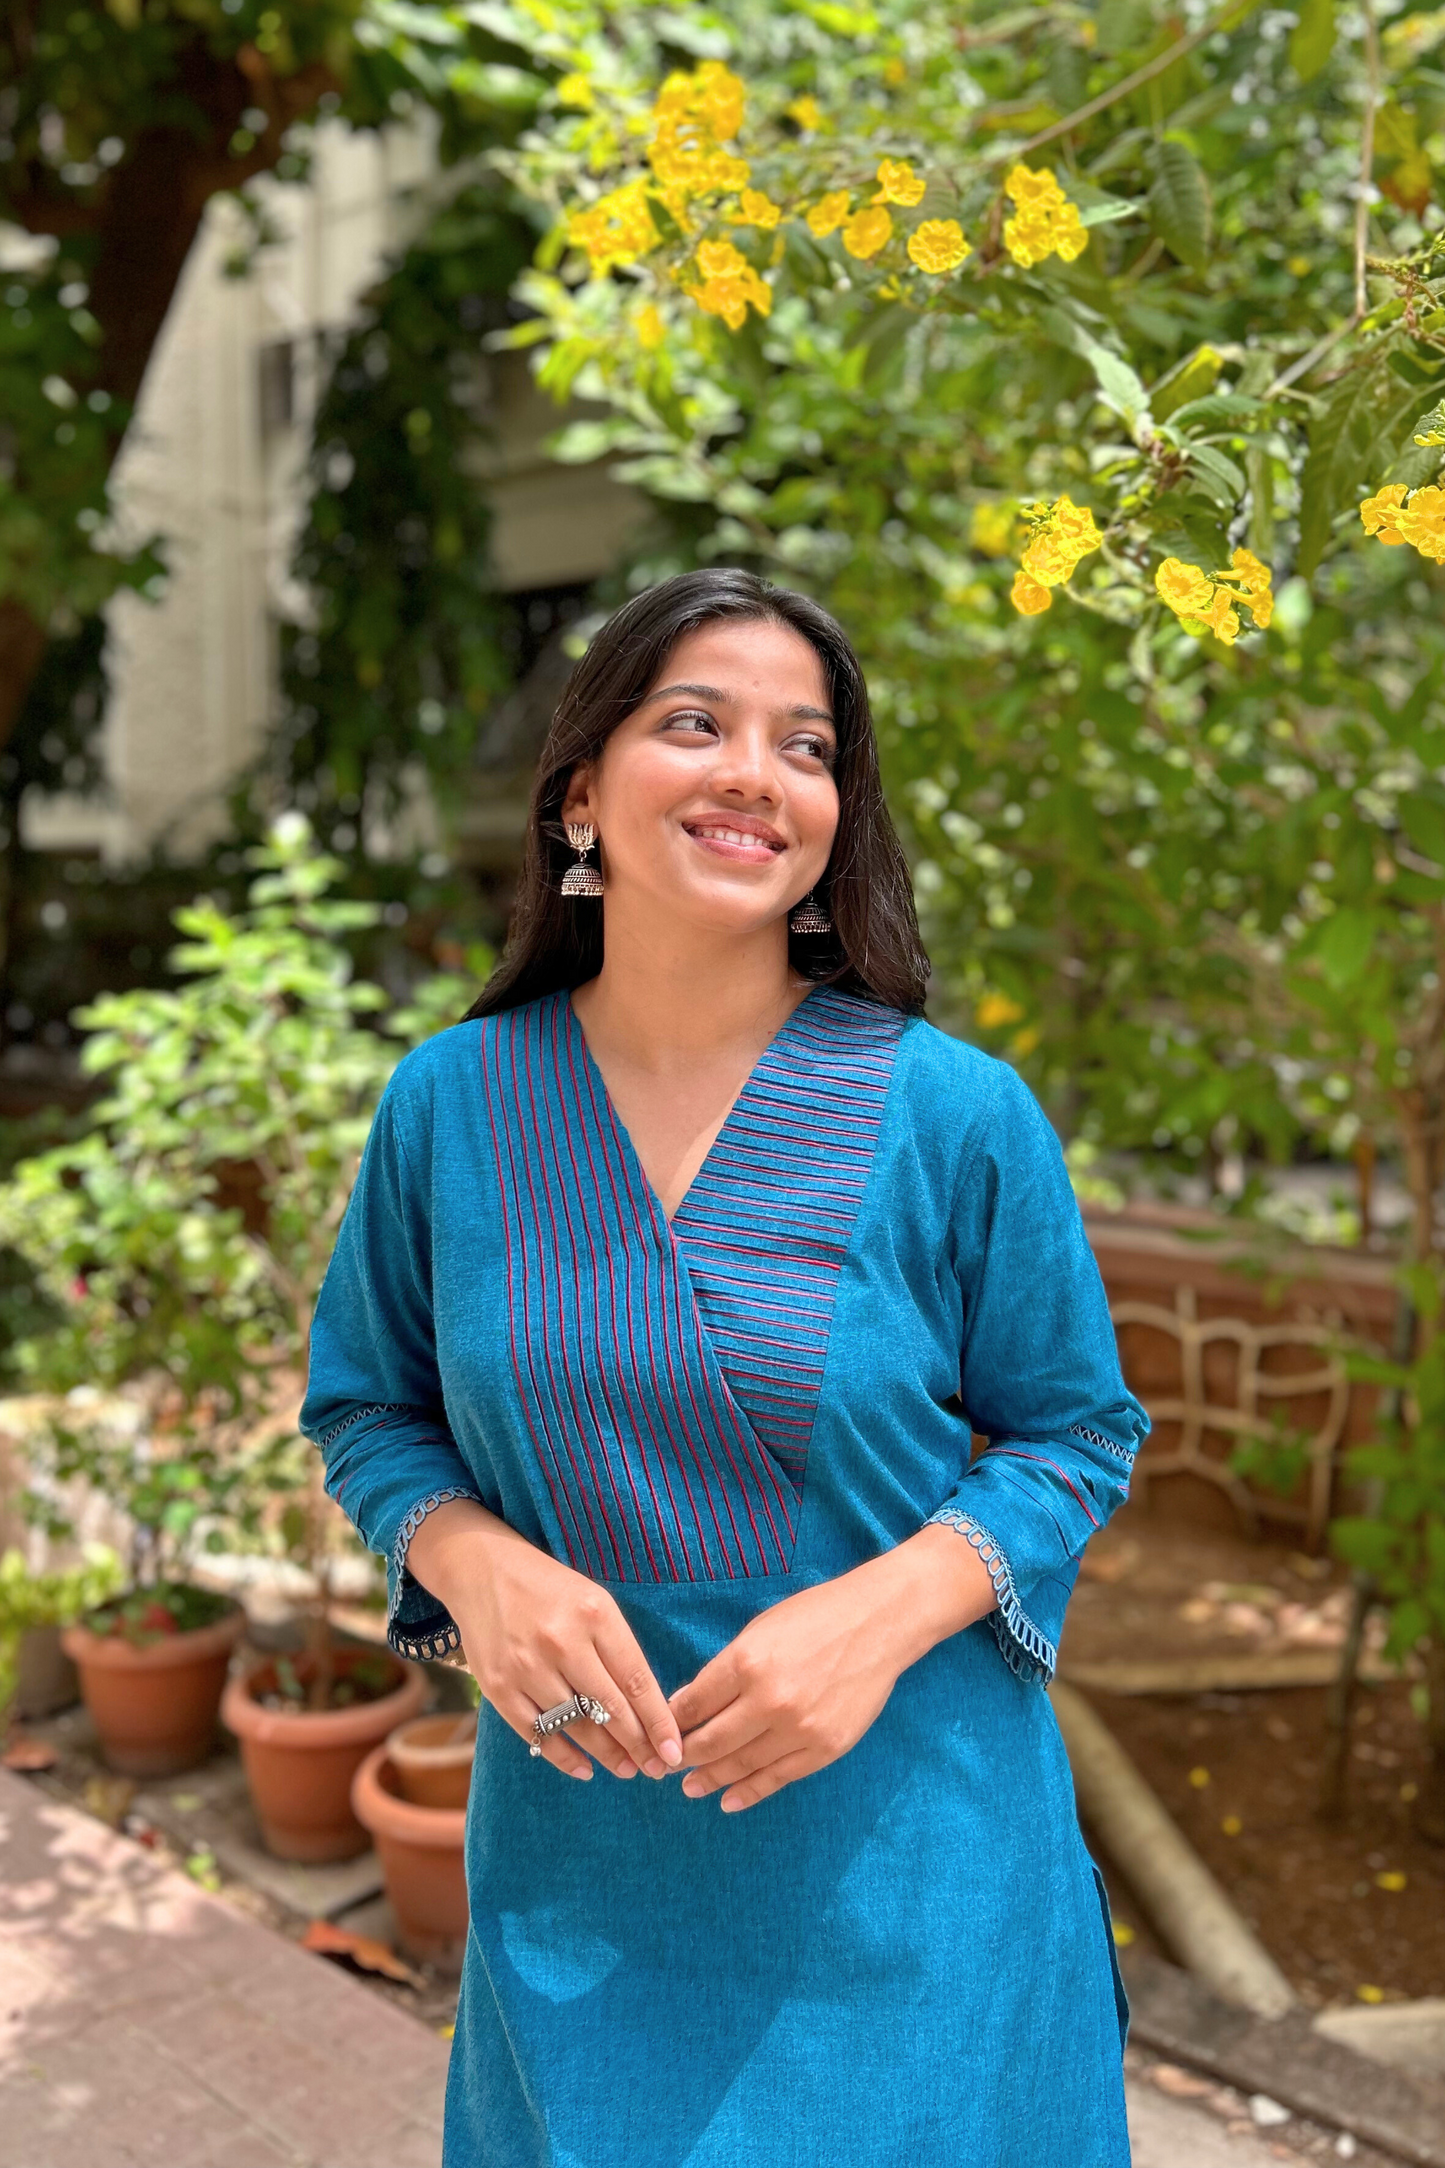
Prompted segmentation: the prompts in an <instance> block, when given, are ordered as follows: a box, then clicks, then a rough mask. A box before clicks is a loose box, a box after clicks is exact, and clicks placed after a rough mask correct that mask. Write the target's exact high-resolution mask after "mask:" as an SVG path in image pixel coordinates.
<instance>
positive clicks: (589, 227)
mask: <svg viewBox="0 0 1445 2168" xmlns="http://www.w3.org/2000/svg"><path fill="white" fill-rule="evenodd" d="M567 238H568V240H569V241H571V242H572V244H573V246H574V247H576V248H582V249H585V250H586V251H587V256H588V260H589V262H590V264H591V268H592V276H593V277H594V278H605V277H606V275H607V273H608V272H609V271H610V270H611V269H612V266H613V265H614V264H622V263H636V261H637V259H638V257H639V256H645V255H646V254H647V252H648V250H649V249H653V248H656V247H657V244H658V242H659V241H660V240H661V238H662V236H661V235H660V234H659V232H658V230H657V228H656V226H655V225H654V224H653V222H652V213H651V211H650V210H649V209H648V205H647V191H646V188H645V187H644V185H643V183H642V182H641V181H628V182H627V183H626V184H625V186H623V187H621V188H614V189H613V190H612V192H611V194H610V195H606V196H601V197H599V198H598V200H597V202H596V203H593V204H589V205H588V207H587V209H586V210H585V211H574V212H573V213H572V216H571V217H570V218H569V219H568V221H567Z"/></svg>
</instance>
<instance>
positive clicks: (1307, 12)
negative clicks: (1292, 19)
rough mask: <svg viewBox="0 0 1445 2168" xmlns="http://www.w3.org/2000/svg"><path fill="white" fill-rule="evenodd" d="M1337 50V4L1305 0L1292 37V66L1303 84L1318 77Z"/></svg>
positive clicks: (1290, 39)
mask: <svg viewBox="0 0 1445 2168" xmlns="http://www.w3.org/2000/svg"><path fill="white" fill-rule="evenodd" d="M1334 49H1335V0H1301V6H1300V11H1299V20H1298V21H1297V22H1296V24H1295V26H1294V29H1293V30H1292V31H1291V32H1290V37H1289V58H1290V66H1291V67H1292V68H1293V69H1294V72H1295V74H1296V75H1297V76H1298V77H1299V79H1300V81H1301V82H1302V83H1308V82H1310V81H1311V80H1312V78H1313V77H1315V76H1317V75H1318V74H1319V72H1320V70H1321V68H1322V67H1324V65H1325V63H1326V61H1328V59H1329V57H1330V54H1331V53H1332V52H1333V51H1334Z"/></svg>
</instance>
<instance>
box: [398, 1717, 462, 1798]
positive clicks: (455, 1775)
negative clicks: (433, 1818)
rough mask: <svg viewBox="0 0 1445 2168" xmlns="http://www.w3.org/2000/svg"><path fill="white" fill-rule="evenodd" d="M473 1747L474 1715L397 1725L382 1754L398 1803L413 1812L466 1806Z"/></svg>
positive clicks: (416, 1719)
mask: <svg viewBox="0 0 1445 2168" xmlns="http://www.w3.org/2000/svg"><path fill="white" fill-rule="evenodd" d="M476 1745H477V1718H476V1712H475V1710H470V1711H468V1712H467V1713H465V1714H464V1715H461V1716H453V1715H449V1716H418V1717H414V1718H413V1719H412V1721H411V1723H409V1724H399V1725H398V1726H397V1728H396V1730H395V1731H394V1732H393V1733H392V1735H391V1737H390V1738H389V1739H388V1740H387V1742H386V1752H387V1758H388V1760H389V1761H390V1763H391V1766H392V1768H393V1769H394V1770H395V1771H396V1776H397V1783H398V1785H399V1786H400V1789H401V1796H402V1798H403V1799H406V1800H409V1801H410V1803H411V1804H412V1806H414V1807H464V1806H465V1805H466V1803H467V1794H468V1792H469V1791H470V1790H471V1783H472V1757H473V1755H474V1753H475V1751H476Z"/></svg>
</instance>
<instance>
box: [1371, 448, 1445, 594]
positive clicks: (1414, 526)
mask: <svg viewBox="0 0 1445 2168" xmlns="http://www.w3.org/2000/svg"><path fill="white" fill-rule="evenodd" d="M1420 441H1421V440H1420V439H1419V438H1418V437H1417V438H1416V442H1417V443H1419V442H1420ZM1424 441H1425V442H1426V443H1429V442H1431V441H1432V440H1431V439H1430V438H1429V437H1427V438H1425V440H1424ZM1360 518H1361V519H1362V520H1363V521H1364V523H1365V532H1366V534H1372V535H1375V536H1376V537H1377V538H1378V539H1379V540H1380V541H1381V542H1389V543H1397V542H1409V543H1411V544H1412V545H1413V546H1414V547H1415V548H1416V549H1417V550H1418V551H1419V552H1420V555H1421V556H1422V557H1428V558H1430V559H1431V560H1432V562H1433V563H1435V564H1437V565H1441V564H1445V489H1440V488H1439V487H1438V486H1437V485H1436V484H1435V483H1434V482H1432V483H1431V484H1430V485H1429V487H1428V488H1426V489H1415V490H1411V489H1408V488H1407V487H1406V486H1405V484H1404V483H1403V482H1389V483H1387V484H1386V486H1385V487H1384V488H1383V489H1382V490H1380V491H1379V492H1378V493H1377V495H1375V496H1373V497H1366V499H1365V501H1364V503H1363V504H1362V505H1361V506H1360Z"/></svg>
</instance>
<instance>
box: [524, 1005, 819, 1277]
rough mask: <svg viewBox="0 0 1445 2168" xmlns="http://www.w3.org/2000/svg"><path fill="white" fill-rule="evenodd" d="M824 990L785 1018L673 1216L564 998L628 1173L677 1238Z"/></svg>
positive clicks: (572, 1029) (746, 1079)
mask: <svg viewBox="0 0 1445 2168" xmlns="http://www.w3.org/2000/svg"><path fill="white" fill-rule="evenodd" d="M822 990H823V989H821V988H820V987H817V986H810V987H809V988H808V991H807V993H805V994H804V996H803V998H802V1000H801V1001H798V1002H795V1003H794V1005H793V1007H792V1008H791V1009H790V1010H789V1012H788V1014H787V1015H786V1016H785V1017H784V1018H783V1021H782V1023H781V1024H779V1026H778V1028H777V1030H776V1031H775V1032H774V1033H773V1035H772V1037H771V1038H770V1039H769V1040H768V1042H767V1045H766V1046H765V1047H764V1048H763V1049H762V1051H761V1053H760V1054H759V1055H758V1058H757V1060H756V1061H755V1062H754V1063H753V1065H752V1067H751V1069H749V1071H748V1073H747V1075H746V1076H745V1077H744V1078H743V1081H742V1083H741V1084H740V1085H739V1087H738V1090H737V1092H736V1094H735V1096H734V1098H733V1102H732V1104H731V1106H730V1107H729V1108H728V1110H727V1113H726V1114H725V1115H724V1116H723V1119H722V1121H721V1123H720V1124H719V1127H718V1132H717V1135H716V1136H715V1137H714V1138H713V1140H712V1143H711V1144H710V1145H709V1146H708V1148H707V1150H706V1151H705V1152H704V1153H703V1156H702V1159H701V1161H700V1163H699V1165H698V1168H697V1172H696V1173H695V1174H694V1175H693V1178H692V1180H691V1181H690V1182H689V1183H688V1185H687V1188H686V1189H685V1190H684V1191H683V1194H682V1196H681V1197H680V1198H679V1200H678V1203H677V1208H676V1210H675V1211H672V1212H669V1211H668V1210H667V1208H666V1206H665V1205H664V1204H663V1201H662V1199H661V1197H660V1196H659V1195H658V1193H657V1187H656V1184H655V1183H654V1182H653V1179H652V1177H651V1175H650V1174H649V1173H648V1171H647V1169H646V1167H645V1166H644V1165H643V1163H642V1154H641V1152H639V1151H638V1149H637V1146H636V1144H635V1143H634V1142H633V1139H632V1132H631V1130H630V1129H629V1128H628V1126H627V1124H626V1122H624V1121H623V1119H622V1116H621V1115H620V1114H619V1113H618V1111H617V1106H616V1102H615V1101H614V1099H613V1097H612V1091H611V1087H610V1086H609V1084H608V1082H607V1079H606V1077H605V1076H604V1075H603V1073H602V1064H601V1063H600V1062H599V1061H598V1059H597V1056H596V1055H595V1054H594V1053H593V1051H592V1048H591V1046H590V1044H589V1043H588V1038H587V1033H586V1030H585V1028H584V1026H583V1023H582V1019H581V1017H580V1016H579V1015H578V1014H577V1011H576V1009H575V1007H574V1006H573V1002H572V996H571V994H570V993H567V994H564V995H563V996H562V997H561V998H562V1000H563V1001H564V1002H565V1003H566V1008H567V1021H568V1027H569V1030H570V1032H571V1033H572V1034H574V1035H575V1037H576V1040H577V1042H578V1045H579V1047H580V1050H581V1060H582V1063H583V1066H584V1068H585V1069H586V1071H587V1073H588V1075H589V1078H590V1079H591V1081H592V1082H593V1085H594V1088H595V1091H596V1093H597V1094H598V1096H600V1098H601V1101H602V1104H603V1105H604V1106H605V1107H606V1109H607V1112H608V1115H609V1116H610V1118H611V1120H612V1123H613V1125H614V1127H615V1129H616V1131H617V1136H618V1140H619V1145H620V1147H621V1150H622V1152H623V1156H624V1157H625V1158H626V1160H627V1161H628V1163H629V1166H628V1171H629V1173H630V1174H631V1175H632V1176H633V1178H634V1180H635V1182H636V1184H637V1187H638V1188H639V1189H640V1190H641V1191H643V1192H644V1193H645V1195H646V1196H647V1198H648V1200H649V1201H650V1203H651V1204H652V1206H653V1209H654V1211H655V1212H656V1214H657V1217H658V1218H659V1219H660V1220H661V1221H662V1224H663V1226H664V1228H666V1229H668V1230H669V1231H671V1232H672V1233H673V1234H676V1233H677V1232H678V1231H679V1230H678V1222H679V1221H680V1220H684V1219H685V1216H686V1213H687V1205H688V1199H689V1198H690V1197H691V1196H692V1194H693V1192H694V1191H695V1190H696V1188H697V1186H698V1184H699V1182H701V1181H702V1179H703V1176H704V1175H705V1174H708V1173H709V1172H710V1171H714V1170H713V1169H712V1162H713V1161H715V1160H716V1161H718V1162H720V1163H721V1164H722V1165H723V1166H724V1167H725V1166H726V1161H727V1156H728V1146H729V1143H730V1141H731V1140H730V1137H729V1131H730V1130H731V1129H732V1128H733V1126H734V1123H735V1120H736V1118H737V1117H738V1115H739V1113H740V1112H743V1113H744V1117H745V1101H746V1100H747V1098H748V1095H749V1093H750V1092H751V1091H752V1088H753V1086H754V1084H755V1083H756V1081H757V1079H758V1076H759V1073H760V1072H761V1071H762V1069H763V1067H764V1064H765V1063H769V1062H770V1061H773V1060H776V1059H777V1058H778V1057H780V1056H783V1055H785V1054H786V1052H787V1046H786V1044H785V1042H786V1040H787V1037H788V1034H789V1033H790V1032H791V1030H792V1028H793V1025H794V1024H795V1023H796V1022H797V1019H798V1017H799V1015H800V1014H801V1012H802V1011H803V1010H804V1009H806V1008H807V1006H808V1004H809V1002H810V1001H815V1000H816V999H817V998H818V995H819V994H820V992H822Z"/></svg>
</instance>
